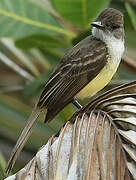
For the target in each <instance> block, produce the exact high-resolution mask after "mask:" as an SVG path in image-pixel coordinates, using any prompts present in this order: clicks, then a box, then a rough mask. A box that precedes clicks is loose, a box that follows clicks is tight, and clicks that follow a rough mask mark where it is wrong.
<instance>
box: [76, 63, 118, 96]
mask: <svg viewBox="0 0 136 180" xmlns="http://www.w3.org/2000/svg"><path fill="white" fill-rule="evenodd" d="M118 65H119V63H117V62H116V63H115V62H114V63H113V61H111V60H110V62H108V63H107V65H106V66H105V67H104V68H103V69H102V70H101V71H100V73H99V74H98V75H97V76H96V77H95V78H94V79H93V80H92V81H91V82H90V83H89V84H88V85H86V86H85V87H84V88H83V89H82V90H81V91H80V92H79V93H78V94H77V95H76V97H77V98H80V99H83V98H85V97H90V96H93V95H94V94H96V93H97V92H98V91H100V90H101V89H102V88H104V87H105V86H106V85H107V84H108V83H109V82H110V80H111V78H112V77H113V75H114V74H115V72H116V70H117V68H118Z"/></svg>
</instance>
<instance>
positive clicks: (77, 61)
mask: <svg viewBox="0 0 136 180" xmlns="http://www.w3.org/2000/svg"><path fill="white" fill-rule="evenodd" d="M107 59H108V50H107V47H106V45H105V43H103V42H102V41H100V40H97V39H95V38H93V37H91V36H89V37H87V38H86V39H84V40H82V41H81V42H80V43H78V44H77V45H76V46H75V47H73V48H72V50H70V51H69V52H68V53H67V54H66V55H65V56H64V57H63V58H62V60H61V62H60V64H59V66H58V67H57V69H56V70H55V72H54V73H53V75H52V76H51V78H50V79H49V80H48V82H47V83H46V85H45V88H44V91H43V93H42V95H41V97H40V100H39V103H38V106H40V107H41V108H42V107H46V108H47V115H46V119H45V122H47V121H50V120H52V119H53V118H54V117H55V116H56V115H57V113H58V112H60V111H61V110H62V109H63V108H64V107H65V106H66V105H67V104H69V103H70V102H72V100H73V98H74V96H75V95H76V94H77V93H78V92H79V91H80V90H81V89H83V87H85V86H86V85H87V84H88V83H89V82H90V81H91V80H92V79H93V78H94V77H96V76H97V74H99V72H100V71H101V69H102V68H103V67H104V65H105V64H106V62H107Z"/></svg>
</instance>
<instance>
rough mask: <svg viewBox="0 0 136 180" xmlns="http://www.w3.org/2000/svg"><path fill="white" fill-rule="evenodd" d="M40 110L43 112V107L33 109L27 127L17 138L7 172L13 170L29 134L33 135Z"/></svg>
mask: <svg viewBox="0 0 136 180" xmlns="http://www.w3.org/2000/svg"><path fill="white" fill-rule="evenodd" d="M40 112H41V109H40V108H38V107H37V106H35V108H34V109H33V111H32V113H31V115H30V117H29V119H28V121H27V124H26V126H25V128H24V129H23V131H22V133H21V135H20V137H19V139H18V140H17V143H16V145H15V147H14V149H13V151H12V153H11V155H10V159H9V161H8V164H7V167H6V172H7V173H9V172H10V171H11V170H12V168H13V166H14V164H15V162H16V159H17V157H18V155H19V153H20V152H21V150H22V148H23V147H24V145H25V143H26V141H27V140H28V138H29V136H30V135H31V133H32V129H33V127H34V126H35V125H36V123H37V121H38V116H39V114H40Z"/></svg>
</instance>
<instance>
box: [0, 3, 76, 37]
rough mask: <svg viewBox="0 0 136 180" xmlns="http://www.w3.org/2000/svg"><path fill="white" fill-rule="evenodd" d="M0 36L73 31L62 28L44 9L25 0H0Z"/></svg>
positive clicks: (70, 34)
mask: <svg viewBox="0 0 136 180" xmlns="http://www.w3.org/2000/svg"><path fill="white" fill-rule="evenodd" d="M0 17H1V19H0V27H1V28H0V36H1V37H2V36H6V37H13V38H21V37H23V36H28V35H31V34H37V33H38V34H39V33H41V34H58V33H61V34H65V35H68V36H72V35H73V33H72V32H69V31H67V30H64V29H62V28H61V27H60V26H59V24H58V22H57V21H56V20H55V19H54V18H53V17H52V16H51V15H49V14H48V12H46V11H45V10H44V9H42V8H40V7H39V6H37V5H36V4H34V3H31V2H28V1H27V0H23V1H22V0H12V1H11V0H0Z"/></svg>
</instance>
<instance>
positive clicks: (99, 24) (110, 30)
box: [91, 8, 124, 40]
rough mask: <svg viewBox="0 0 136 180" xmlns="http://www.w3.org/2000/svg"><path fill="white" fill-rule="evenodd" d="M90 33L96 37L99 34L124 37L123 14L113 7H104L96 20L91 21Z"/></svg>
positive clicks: (99, 35)
mask: <svg viewBox="0 0 136 180" xmlns="http://www.w3.org/2000/svg"><path fill="white" fill-rule="evenodd" d="M91 25H92V26H93V28H92V34H93V35H94V36H95V37H97V38H100V39H101V38H104V37H101V36H112V37H115V38H117V39H122V40H123V39H124V17H123V14H122V13H121V12H120V11H118V10H116V9H113V8H107V9H104V10H103V11H102V12H101V14H100V15H99V16H98V18H97V19H96V21H94V22H92V23H91Z"/></svg>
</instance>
